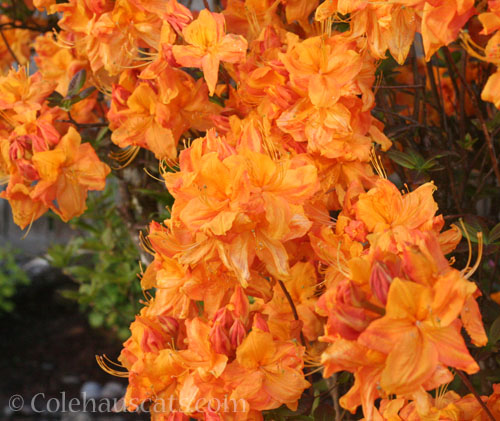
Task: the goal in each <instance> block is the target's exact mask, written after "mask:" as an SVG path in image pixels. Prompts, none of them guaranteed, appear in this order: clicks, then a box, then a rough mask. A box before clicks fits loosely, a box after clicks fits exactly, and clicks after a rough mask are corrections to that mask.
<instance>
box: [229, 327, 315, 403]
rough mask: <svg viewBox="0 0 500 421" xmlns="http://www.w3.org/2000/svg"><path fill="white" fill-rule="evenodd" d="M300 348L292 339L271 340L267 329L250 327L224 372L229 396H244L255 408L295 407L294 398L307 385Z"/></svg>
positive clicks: (297, 397)
mask: <svg viewBox="0 0 500 421" xmlns="http://www.w3.org/2000/svg"><path fill="white" fill-rule="evenodd" d="M303 352H304V350H303V348H302V347H301V346H299V345H297V344H296V343H294V342H281V341H275V340H273V336H272V335H271V334H270V333H269V332H264V331H262V330H260V329H259V328H256V327H254V328H253V329H252V331H251V332H250V333H249V334H248V336H247V337H246V338H245V340H244V341H243V343H242V344H241V345H240V346H239V347H238V349H237V351H236V360H235V361H234V362H233V363H231V364H230V365H229V366H228V367H227V369H226V371H225V372H224V379H225V381H226V382H227V384H228V386H229V387H230V388H231V391H232V393H231V395H230V399H235V400H236V401H239V400H244V401H246V402H248V404H249V405H250V407H251V408H252V409H257V410H259V411H263V410H266V409H274V408H278V407H279V406H281V405H283V404H285V405H287V406H288V407H289V408H290V409H292V410H295V409H297V405H298V399H299V398H300V396H301V395H302V392H303V391H304V389H306V388H308V387H309V386H310V384H309V382H307V381H306V380H305V379H304V374H303V373H302V367H303V360H302V354H303Z"/></svg>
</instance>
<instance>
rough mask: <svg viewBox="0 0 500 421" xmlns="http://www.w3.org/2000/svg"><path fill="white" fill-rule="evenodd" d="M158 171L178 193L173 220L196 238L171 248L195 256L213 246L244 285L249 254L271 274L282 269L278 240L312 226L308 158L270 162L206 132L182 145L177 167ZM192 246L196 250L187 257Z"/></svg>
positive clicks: (284, 261)
mask: <svg viewBox="0 0 500 421" xmlns="http://www.w3.org/2000/svg"><path fill="white" fill-rule="evenodd" d="M164 178H165V182H166V185H167V188H168V189H169V191H170V193H171V194H172V195H173V196H174V197H175V199H176V200H175V202H174V206H173V208H172V219H174V220H175V221H177V220H178V221H179V222H180V223H182V224H183V225H184V226H185V227H189V230H190V231H191V233H193V234H192V235H191V237H192V240H191V241H193V243H197V244H196V245H194V244H193V246H192V247H189V248H190V253H182V252H181V253H179V254H177V257H178V258H180V261H181V262H183V263H189V264H194V263H198V262H199V260H200V259H201V258H202V256H203V255H204V256H205V258H206V257H208V256H207V254H205V253H207V251H208V250H211V253H214V252H216V253H217V254H219V256H220V257H221V259H222V261H223V262H224V264H225V265H226V266H227V268H228V269H230V270H233V271H234V272H235V274H236V275H237V276H238V278H239V279H240V281H241V282H242V285H243V286H244V287H246V286H247V285H248V280H249V279H250V276H251V273H250V268H251V266H252V263H253V261H254V259H255V256H258V258H259V259H260V260H261V261H262V262H264V263H265V265H266V268H267V270H268V271H269V272H270V273H272V274H273V276H275V277H277V278H279V277H283V276H287V275H288V270H289V268H288V255H287V252H286V250H285V247H284V244H283V243H284V242H286V241H289V240H292V239H294V238H299V237H302V236H303V235H304V234H305V233H306V232H307V230H308V229H309V227H310V226H311V223H310V221H309V220H308V219H307V218H306V216H305V215H304V210H303V203H304V202H305V201H306V200H307V199H309V198H310V197H311V196H312V195H313V194H314V193H315V192H316V190H317V177H316V169H315V168H314V166H313V165H312V164H311V163H310V162H309V160H307V159H304V157H302V156H295V157H293V158H291V159H285V160H283V161H280V162H275V161H273V160H272V159H271V158H270V157H269V155H267V154H264V153H257V152H253V151H251V150H248V149H241V150H239V151H236V150H234V149H233V148H231V147H230V146H229V145H228V144H227V143H226V142H225V140H224V139H222V138H217V137H216V135H215V132H214V131H209V132H208V134H207V138H206V140H205V141H204V139H197V140H195V141H194V142H193V144H192V146H191V147H190V148H189V149H187V150H184V151H183V152H182V154H181V156H180V171H179V172H177V173H167V174H165V175H164ZM184 241H185V240H184ZM186 246H187V244H186V245H185V246H184V248H185V247H186ZM196 250H198V251H199V252H200V254H198V255H197V256H196V260H192V259H193V257H194V255H193V254H194V253H195V251H196ZM202 250H206V251H205V252H204V253H203V254H201V251H202Z"/></svg>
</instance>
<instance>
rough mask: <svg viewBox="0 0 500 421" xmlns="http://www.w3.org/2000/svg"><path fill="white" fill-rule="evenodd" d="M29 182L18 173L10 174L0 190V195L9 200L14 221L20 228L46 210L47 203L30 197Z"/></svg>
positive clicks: (31, 189) (30, 188)
mask: <svg viewBox="0 0 500 421" xmlns="http://www.w3.org/2000/svg"><path fill="white" fill-rule="evenodd" d="M30 184H31V183H27V182H26V181H24V179H23V178H22V177H21V176H19V175H17V176H11V177H10V180H9V185H8V186H7V189H6V190H4V191H3V192H0V197H1V198H3V199H7V200H8V201H9V204H10V207H11V209H12V216H13V219H14V223H15V224H16V225H18V226H19V227H20V228H21V229H24V228H26V227H27V226H28V225H29V224H31V223H32V222H33V221H35V220H37V219H38V218H40V217H41V216H42V215H43V214H44V213H45V212H46V211H47V210H48V206H47V205H45V204H44V203H42V202H41V201H37V200H33V199H32V198H31V193H32V191H33V187H31V186H30Z"/></svg>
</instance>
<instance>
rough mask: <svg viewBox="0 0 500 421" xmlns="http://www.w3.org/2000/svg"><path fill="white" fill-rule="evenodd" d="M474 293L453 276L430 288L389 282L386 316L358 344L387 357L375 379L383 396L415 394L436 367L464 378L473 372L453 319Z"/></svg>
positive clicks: (467, 284) (465, 283)
mask: <svg viewBox="0 0 500 421" xmlns="http://www.w3.org/2000/svg"><path fill="white" fill-rule="evenodd" d="M475 289H476V287H475V285H474V284H472V283H470V282H467V281H465V280H464V279H463V278H461V277H460V276H459V275H458V274H457V272H456V271H451V272H450V275H449V276H447V277H444V278H442V279H441V280H439V281H438V282H437V283H436V284H435V286H434V288H433V289H431V288H429V287H425V286H422V285H418V284H415V283H413V282H408V281H403V280H401V279H399V278H396V279H394V280H393V281H392V284H391V288H390V290H389V295H388V299H387V308H386V315H385V316H384V317H382V318H380V319H378V320H376V321H374V322H373V323H372V324H371V325H370V326H369V327H368V328H367V329H366V330H365V331H364V332H363V333H362V334H361V336H360V338H359V341H360V343H362V344H363V345H365V346H367V347H369V348H371V349H375V350H377V351H379V352H382V353H384V354H386V355H387V362H386V364H385V368H384V370H383V372H382V374H381V379H380V386H381V387H382V389H383V390H384V391H385V392H386V393H388V394H391V393H395V394H406V393H411V392H414V391H417V390H418V388H419V387H421V386H422V385H423V384H424V383H425V382H426V381H428V380H429V379H430V378H431V376H432V375H433V373H434V371H435V370H436V368H437V367H438V364H443V365H445V366H451V367H454V368H457V369H459V370H464V371H466V372H468V373H475V372H477V371H478V370H479V366H478V365H477V363H476V362H475V361H474V360H473V359H472V357H471V356H470V354H469V352H468V350H467V347H466V345H465V343H464V340H463V338H462V336H461V335H460V327H461V324H460V322H459V321H458V319H457V316H458V314H459V312H460V310H461V309H462V307H463V304H464V302H465V299H466V297H467V296H468V295H470V294H471V293H472V292H473V291H474V290H475ZM445 291H446V292H445ZM450 293H451V294H454V295H452V296H451V297H453V298H451V297H450V296H449V295H448V294H450ZM450 300H452V301H451V302H450Z"/></svg>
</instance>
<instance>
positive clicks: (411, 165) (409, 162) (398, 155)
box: [387, 150, 417, 170]
mask: <svg viewBox="0 0 500 421" xmlns="http://www.w3.org/2000/svg"><path fill="white" fill-rule="evenodd" d="M387 155H388V156H389V158H390V159H392V160H393V161H394V162H395V163H396V164H399V165H401V166H402V167H405V168H408V169H410V170H414V169H416V166H417V163H416V162H415V158H414V157H413V156H411V155H409V154H407V153H404V152H400V151H397V150H390V151H389V152H387Z"/></svg>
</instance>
